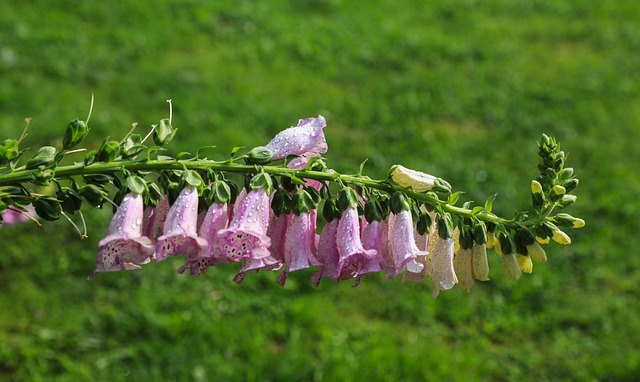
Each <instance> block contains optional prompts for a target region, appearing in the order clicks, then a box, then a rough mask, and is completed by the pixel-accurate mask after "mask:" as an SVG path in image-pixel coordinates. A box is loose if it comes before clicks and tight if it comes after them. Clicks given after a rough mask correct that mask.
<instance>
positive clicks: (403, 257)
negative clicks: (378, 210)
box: [386, 209, 428, 278]
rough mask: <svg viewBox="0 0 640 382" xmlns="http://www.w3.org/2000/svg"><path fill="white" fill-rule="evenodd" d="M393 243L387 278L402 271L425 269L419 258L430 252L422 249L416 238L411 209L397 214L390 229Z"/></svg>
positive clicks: (390, 240)
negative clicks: (418, 245)
mask: <svg viewBox="0 0 640 382" xmlns="http://www.w3.org/2000/svg"><path fill="white" fill-rule="evenodd" d="M389 242H390V244H391V261H392V263H391V265H390V267H389V273H387V276H386V277H387V278H395V277H396V276H397V275H398V274H400V273H402V272H405V271H406V272H410V273H420V272H421V271H422V270H423V269H424V265H423V264H421V263H420V262H419V261H418V260H417V258H418V256H427V255H428V252H426V251H420V250H419V249H418V247H417V245H416V242H415V238H414V229H413V219H412V217H411V212H410V211H409V210H404V209H403V210H401V211H399V212H398V213H397V214H395V218H394V221H393V226H392V227H391V230H390V231H389Z"/></svg>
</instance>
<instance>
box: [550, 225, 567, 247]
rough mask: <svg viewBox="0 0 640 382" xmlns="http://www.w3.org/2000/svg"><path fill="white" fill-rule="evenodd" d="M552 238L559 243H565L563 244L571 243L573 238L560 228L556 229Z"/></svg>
mask: <svg viewBox="0 0 640 382" xmlns="http://www.w3.org/2000/svg"><path fill="white" fill-rule="evenodd" d="M551 238H552V239H553V241H555V242H556V243H558V244H563V245H567V244H571V238H570V237H569V235H567V234H566V233H564V232H562V231H560V230H559V229H556V230H555V231H553V236H552V237H551Z"/></svg>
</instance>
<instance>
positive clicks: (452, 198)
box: [447, 191, 462, 206]
mask: <svg viewBox="0 0 640 382" xmlns="http://www.w3.org/2000/svg"><path fill="white" fill-rule="evenodd" d="M460 195H462V192H461V191H456V192H454V193H453V194H451V195H449V199H448V200H447V204H451V205H452V206H453V205H455V204H456V202H457V201H458V199H460Z"/></svg>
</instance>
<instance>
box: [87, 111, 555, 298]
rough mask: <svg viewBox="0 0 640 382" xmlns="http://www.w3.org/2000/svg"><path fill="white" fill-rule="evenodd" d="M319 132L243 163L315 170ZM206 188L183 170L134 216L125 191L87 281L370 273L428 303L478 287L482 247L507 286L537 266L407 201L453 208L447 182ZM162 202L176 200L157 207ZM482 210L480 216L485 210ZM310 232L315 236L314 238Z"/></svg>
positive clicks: (416, 178)
mask: <svg viewBox="0 0 640 382" xmlns="http://www.w3.org/2000/svg"><path fill="white" fill-rule="evenodd" d="M325 126H326V122H325V120H324V118H323V117H322V116H319V117H318V118H308V119H305V120H300V122H299V123H298V125H297V126H294V127H291V128H289V129H286V130H284V131H283V132H281V133H279V134H278V135H276V137H275V138H273V140H272V141H271V142H269V143H268V144H267V145H266V146H263V147H259V148H255V149H253V150H251V152H250V155H249V156H248V159H249V161H253V162H254V163H266V162H270V161H275V160H285V162H284V164H283V165H284V166H285V167H286V168H288V169H299V170H301V171H303V170H313V169H316V168H318V165H319V166H320V167H322V166H323V161H322V159H321V158H320V155H322V154H324V153H325V152H326V150H327V143H326V140H325V137H324V132H323V128H324V127H325ZM287 159H288V162H287V161H286V160H287ZM206 179H209V181H205V180H204V178H203V177H201V176H200V175H199V174H198V173H197V172H194V171H191V170H188V171H183V172H182V173H181V178H180V179H179V180H178V179H175V180H176V181H175V182H173V189H170V190H168V191H165V192H164V193H161V196H160V198H159V200H158V202H157V204H156V205H155V206H152V205H149V206H147V207H146V208H145V207H144V206H143V197H142V195H140V193H136V192H134V191H131V190H130V193H128V194H127V195H126V196H124V198H123V200H122V202H121V204H120V206H119V207H118V209H117V211H116V213H115V215H114V217H113V220H112V222H111V225H110V227H109V229H108V232H107V235H106V237H105V238H104V239H103V240H102V241H100V243H99V252H98V259H97V261H96V269H95V272H94V274H92V276H91V277H94V276H95V273H96V272H110V271H119V270H131V269H139V268H140V266H141V265H143V264H146V263H149V262H150V261H151V260H152V259H153V260H156V261H163V260H165V259H167V258H170V257H175V256H181V257H182V258H183V259H184V264H183V265H182V266H181V267H180V268H179V269H178V272H179V273H183V272H185V271H186V270H189V273H190V274H191V275H192V276H197V275H200V274H202V273H203V272H205V271H206V270H207V268H208V267H211V266H215V265H217V264H225V263H231V262H236V263H239V264H241V265H240V269H239V271H238V273H237V275H236V276H235V278H234V281H236V282H237V283H241V282H242V281H243V279H244V277H245V274H246V272H248V271H254V272H257V271H259V270H270V271H279V272H280V274H279V276H278V277H277V281H278V283H280V284H281V285H284V284H285V283H286V280H287V275H288V274H289V273H290V272H294V271H297V270H301V269H306V268H310V267H315V268H316V270H315V272H314V273H313V275H312V277H311V282H312V284H313V285H315V286H316V287H317V286H318V285H319V284H320V281H321V279H322V278H329V279H332V280H333V281H335V282H338V281H340V280H350V279H352V280H353V286H357V285H358V284H359V283H360V281H361V278H362V276H363V275H365V274H369V273H376V272H385V277H386V278H388V279H393V278H396V277H398V276H401V277H402V280H403V281H415V282H419V281H424V280H425V279H426V278H427V277H429V278H430V280H431V283H432V287H433V294H432V296H433V297H434V298H435V297H437V296H438V294H439V292H440V291H441V290H449V289H451V288H453V287H454V286H455V285H456V284H458V285H459V286H460V288H461V289H462V290H463V291H466V292H468V291H469V290H470V289H471V287H472V286H473V284H474V282H475V280H481V281H485V280H488V279H489V278H488V274H489V265H488V259H487V251H486V249H487V248H492V247H495V248H496V251H497V253H498V254H499V255H500V256H501V257H502V264H503V268H504V272H505V274H506V275H507V277H508V278H509V279H512V280H516V279H518V278H519V277H520V274H521V273H522V272H531V269H532V265H531V260H530V259H531V258H533V259H535V260H537V261H544V260H545V258H546V257H545V254H544V250H543V249H542V247H541V246H540V244H539V243H538V242H536V241H535V239H534V234H533V233H532V232H531V231H530V230H529V229H527V228H526V227H524V226H521V227H519V228H518V229H517V230H515V231H514V232H515V235H514V240H515V241H516V242H517V243H518V246H517V248H518V249H519V250H518V251H516V250H515V249H516V247H514V245H513V239H511V236H510V235H509V234H508V232H507V231H508V230H507V229H505V228H504V227H503V226H501V227H500V230H496V227H497V226H496V225H495V224H492V223H489V224H488V225H487V224H485V223H484V222H483V221H481V220H480V219H478V218H477V217H476V216H475V215H474V214H471V215H470V216H467V217H463V218H458V219H457V224H454V219H453V218H452V215H451V214H450V213H449V212H446V211H444V210H443V209H442V208H439V207H436V208H434V207H433V206H432V205H430V204H428V203H420V202H418V201H416V200H415V199H412V198H410V197H407V194H408V193H425V195H430V196H431V197H435V198H437V197H438V196H437V193H436V192H444V193H445V194H447V195H449V197H450V200H449V202H452V203H455V200H451V199H452V198H454V199H455V198H456V196H455V195H452V194H451V192H450V185H449V184H448V183H447V182H445V181H443V180H442V179H439V178H436V177H433V176H431V175H428V174H424V173H421V172H418V171H415V170H410V169H407V168H405V167H403V166H394V167H393V168H392V170H391V171H390V174H389V181H390V182H391V183H392V184H395V185H397V186H398V188H400V189H404V191H405V192H402V191H398V190H395V189H393V188H392V189H391V190H390V191H389V192H382V191H380V190H372V189H367V188H363V187H356V188H354V187H350V186H348V185H344V184H338V185H337V186H338V190H337V191H335V190H333V191H332V188H331V187H330V185H331V184H330V182H327V181H324V182H322V181H317V180H313V179H310V180H306V181H304V180H302V179H299V178H295V177H282V178H281V179H280V180H279V182H278V181H277V179H276V178H275V177H273V176H270V175H269V174H266V173H265V172H264V171H260V167H259V166H256V172H255V173H253V174H250V175H249V176H248V177H247V180H246V182H245V187H243V188H242V189H241V191H240V192H239V193H238V194H237V195H234V192H232V190H235V189H237V186H236V185H235V184H233V183H231V182H229V181H228V180H226V179H223V176H222V175H221V174H214V176H213V177H211V176H209V177H206ZM294 180H295V181H294ZM338 183H340V182H338ZM133 188H135V187H133ZM334 188H335V187H334ZM140 190H144V187H142V188H140ZM144 192H145V191H142V193H144ZM171 193H173V194H176V193H177V196H175V197H174V198H169V197H168V194H171ZM169 199H172V200H173V201H172V202H171V203H169ZM319 209H320V210H321V213H319V212H318V211H319ZM483 210H484V211H485V212H487V211H488V212H490V210H491V207H490V202H488V205H487V204H485V208H483ZM476 212H479V211H476ZM319 225H323V228H322V229H321V230H320V233H319V234H318V233H317V227H318V226H319ZM487 227H489V230H487ZM520 248H523V250H520Z"/></svg>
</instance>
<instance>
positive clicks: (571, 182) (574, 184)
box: [564, 178, 580, 192]
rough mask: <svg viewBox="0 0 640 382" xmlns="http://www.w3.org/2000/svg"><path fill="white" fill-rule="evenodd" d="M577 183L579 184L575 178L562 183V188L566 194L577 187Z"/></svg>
mask: <svg viewBox="0 0 640 382" xmlns="http://www.w3.org/2000/svg"><path fill="white" fill-rule="evenodd" d="M579 183H580V182H579V181H578V179H576V178H573V179H569V180H567V181H566V182H564V188H565V189H566V190H567V192H571V191H573V190H575V188H576V187H578V184H579Z"/></svg>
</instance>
